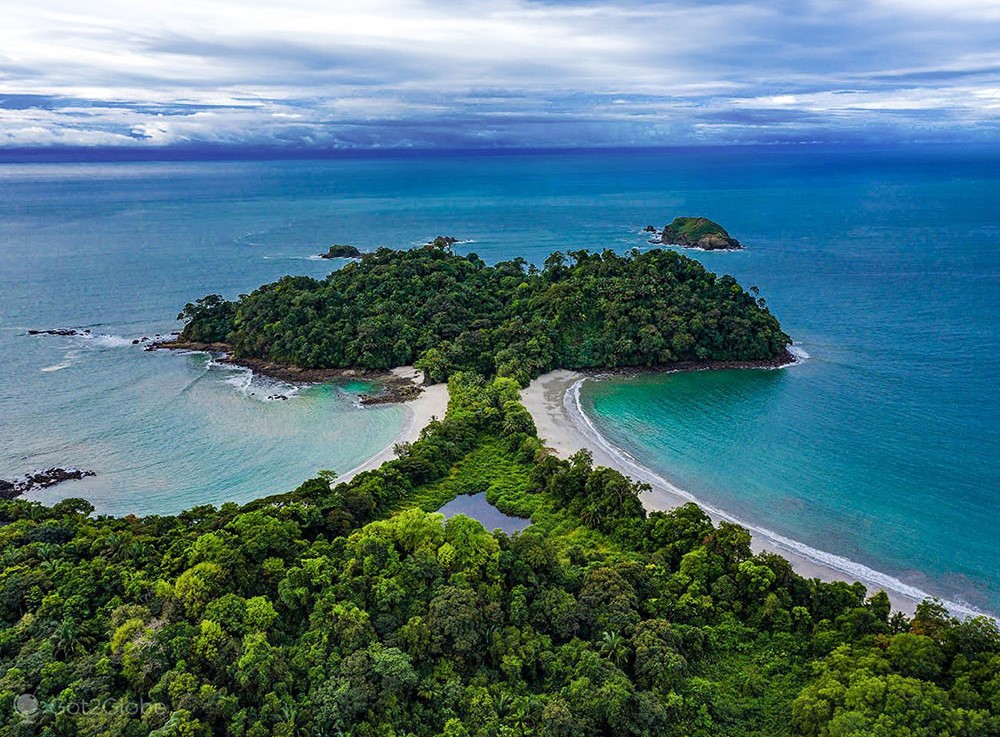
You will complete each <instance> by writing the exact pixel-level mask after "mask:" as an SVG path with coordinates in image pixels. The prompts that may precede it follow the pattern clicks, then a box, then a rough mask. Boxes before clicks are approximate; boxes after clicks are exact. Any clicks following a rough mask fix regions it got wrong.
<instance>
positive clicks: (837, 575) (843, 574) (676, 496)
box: [521, 370, 980, 615]
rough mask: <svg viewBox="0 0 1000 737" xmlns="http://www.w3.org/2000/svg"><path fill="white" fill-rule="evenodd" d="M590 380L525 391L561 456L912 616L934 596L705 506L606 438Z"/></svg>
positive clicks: (649, 501) (560, 378)
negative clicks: (634, 484) (730, 525)
mask: <svg viewBox="0 0 1000 737" xmlns="http://www.w3.org/2000/svg"><path fill="white" fill-rule="evenodd" d="M586 379H587V377H586V376H585V375H583V374H581V373H579V372H576V371H566V370H557V371H552V372H550V373H548V374H545V375H543V376H540V377H539V378H537V379H535V380H534V381H533V382H531V385H530V386H528V387H527V388H526V389H524V390H523V391H522V393H521V400H522V402H523V403H524V405H525V407H527V409H528V411H529V412H530V413H531V416H532V418H533V419H534V421H535V426H536V427H537V428H538V435H539V437H540V438H542V440H543V442H544V443H545V444H546V446H547V447H548V448H550V449H551V450H552V451H554V452H555V453H556V454H557V455H558V456H560V457H563V458H566V457H568V456H570V455H571V454H573V453H575V452H576V451H578V450H580V449H581V448H586V449H587V450H589V451H590V452H591V453H592V454H593V457H594V464H595V465H599V466H607V467H609V468H614V469H616V470H618V471H620V472H622V473H623V474H626V475H627V476H631V477H632V478H634V479H637V480H639V481H643V482H645V483H647V484H649V485H650V486H651V487H652V491H651V492H650V493H648V494H645V495H644V496H643V497H642V502H643V505H644V506H645V507H646V509H647V510H649V511H655V510H668V509H673V508H675V507H678V506H680V505H682V504H685V503H687V502H692V501H693V502H696V503H697V504H698V505H699V506H701V507H702V508H703V509H704V510H705V512H706V513H708V514H709V516H711V517H712V520H713V521H714V522H716V523H718V522H719V521H721V520H726V521H729V522H735V523H737V524H740V525H742V526H744V527H746V528H747V529H749V530H750V531H751V532H752V533H753V542H752V547H753V549H754V550H755V551H758V552H759V551H769V552H773V553H778V554H779V555H781V556H783V557H784V558H786V559H787V560H788V561H789V562H790V563H791V564H792V566H793V568H794V569H795V571H796V572H798V573H799V574H800V575H802V576H805V577H807V578H819V579H821V580H823V581H849V582H854V581H859V582H861V583H862V584H864V585H865V586H866V587H867V588H868V589H869V590H870V591H878V590H879V589H882V590H884V591H885V592H886V593H887V594H888V595H889V598H890V600H891V601H892V604H893V606H894V607H895V608H896V609H899V610H901V611H903V612H905V613H907V614H912V613H913V611H914V609H915V607H916V605H917V604H918V603H920V602H921V601H922V600H924V599H925V598H928V597H930V596H931V594H929V593H927V592H925V591H922V590H920V589H918V588H916V587H913V586H910V585H908V584H906V583H904V582H902V581H899V580H897V579H895V578H893V577H891V576H888V575H886V574H884V573H881V572H879V571H876V570H874V569H871V568H868V567H867V566H864V565H862V564H860V563H856V562H854V561H851V560H848V559H847V558H843V557H841V556H838V555H835V554H833V553H828V552H826V551H822V550H816V549H814V548H811V547H809V546H807V545H805V544H804V543H800V542H798V541H796V540H792V539H789V538H786V537H784V536H783V535H779V534H777V533H775V532H772V531H770V530H767V529H765V528H762V527H759V526H756V525H753V524H749V523H747V522H746V521H744V520H740V519H738V518H736V517H734V516H732V515H730V514H727V513H726V512H725V511H724V510H720V509H716V508H714V507H712V506H710V505H708V504H705V503H704V502H703V501H701V500H699V499H697V498H696V497H695V496H694V495H692V494H691V493H689V492H687V491H685V490H684V489H681V488H679V487H677V486H675V485H674V484H671V483H670V482H669V481H667V480H666V479H664V478H662V477H661V476H659V475H658V474H656V473H655V472H653V471H652V470H650V469H648V468H646V467H645V466H642V465H641V464H639V463H638V462H636V461H635V460H634V459H632V458H631V457H630V456H629V455H628V454H627V453H625V452H624V451H622V450H620V449H619V448H617V447H615V446H614V445H612V444H611V443H610V442H609V441H608V440H607V439H606V438H604V437H603V436H602V435H601V434H600V432H598V430H597V428H596V427H594V425H593V423H591V421H590V419H589V418H587V416H586V415H585V414H584V413H583V412H582V410H581V409H580V406H579V390H580V386H581V384H582V383H583V382H584V381H585V380H586ZM944 603H945V605H946V606H947V607H948V608H949V609H950V610H952V612H954V613H956V614H963V615H977V614H980V612H978V611H976V610H974V609H971V608H969V607H966V606H963V605H961V604H957V603H955V602H947V601H946V602H944Z"/></svg>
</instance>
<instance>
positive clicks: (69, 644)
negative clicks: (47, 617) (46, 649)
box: [51, 617, 94, 659]
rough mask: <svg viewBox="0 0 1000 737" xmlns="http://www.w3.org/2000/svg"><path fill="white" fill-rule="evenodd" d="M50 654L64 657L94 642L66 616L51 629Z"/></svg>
mask: <svg viewBox="0 0 1000 737" xmlns="http://www.w3.org/2000/svg"><path fill="white" fill-rule="evenodd" d="M51 637H52V654H53V655H55V656H56V657H59V656H62V657H64V658H66V659H69V658H72V657H73V656H74V655H79V654H80V653H82V652H84V651H85V650H86V649H87V648H88V647H90V646H91V645H93V644H94V638H93V637H91V636H90V635H88V634H87V633H86V632H85V631H84V630H83V629H81V628H80V626H79V625H78V624H77V623H76V622H75V621H73V620H72V619H70V618H69V617H66V618H65V619H64V620H63V621H62V622H60V623H59V624H57V625H56V626H55V629H53V631H52V636H51Z"/></svg>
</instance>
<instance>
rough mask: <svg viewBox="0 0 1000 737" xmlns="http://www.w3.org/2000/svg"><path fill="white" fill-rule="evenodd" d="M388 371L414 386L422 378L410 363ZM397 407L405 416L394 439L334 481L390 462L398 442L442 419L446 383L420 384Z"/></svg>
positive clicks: (413, 439)
mask: <svg viewBox="0 0 1000 737" xmlns="http://www.w3.org/2000/svg"><path fill="white" fill-rule="evenodd" d="M390 373H391V375H392V377H393V378H394V379H395V380H396V381H399V382H406V383H408V384H410V385H411V386H414V387H416V386H417V385H418V384H417V382H419V381H421V380H423V373H422V372H420V371H417V370H416V369H414V368H413V367H412V366H400V367H398V368H395V369H393V370H392V371H391V372H390ZM400 406H401V407H402V408H403V412H404V413H405V414H406V417H405V419H404V420H403V427H402V428H401V429H400V431H399V432H398V433H396V437H395V438H393V440H392V443H390V444H389V445H388V446H387V447H385V448H383V449H382V450H380V451H379V452H378V453H376V454H375V455H373V456H372V457H371V458H369V459H368V460H367V461H365V462H364V463H362V464H361V465H359V466H355V467H354V468H352V469H351V470H350V471H347V472H346V473H343V474H340V475H338V476H337V479H336V481H335V483H338V484H340V483H343V482H345V481H350V480H351V479H352V478H354V477H355V476H357V475H358V474H359V473H363V472H364V471H373V470H375V469H376V468H378V467H379V466H381V465H382V464H383V463H385V462H386V461H391V460H392V459H393V458H395V457H396V446H397V445H399V444H400V443H412V442H413V441H415V440H417V439H418V438H419V437H420V432H421V431H422V430H423V429H424V428H425V427H427V423H429V422H430V421H431V419H432V418H434V417H436V418H438V419H439V420H440V419H444V413H445V412H446V411H447V409H448V385H447V384H444V383H442V384H432V385H431V386H424V387H422V391H420V392H419V393H418V394H417V395H416V396H415V397H413V398H411V399H406V400H400Z"/></svg>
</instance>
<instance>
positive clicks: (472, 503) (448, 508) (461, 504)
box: [438, 491, 531, 535]
mask: <svg viewBox="0 0 1000 737" xmlns="http://www.w3.org/2000/svg"><path fill="white" fill-rule="evenodd" d="M438 511H439V512H440V513H441V514H443V515H444V516H445V517H454V516H455V515H456V514H464V515H465V516H466V517H471V518H472V519H474V520H479V521H480V522H482V523H483V527H485V528H486V529H487V530H497V529H499V530H503V531H504V532H506V533H507V534H508V535H512V534H514V533H515V532H518V531H520V530H523V529H524V528H525V527H527V526H528V525H530V524H531V520H530V519H524V518H522V517H511V516H510V515H509V514H504V513H503V512H501V511H500V510H499V509H497V508H496V507H494V506H493V505H492V504H490V503H489V502H488V501H486V492H485V491H481V492H479V493H478V494H462V495H461V496H457V497H455V498H454V499H452V500H451V501H450V502H448V503H447V504H445V505H444V506H443V507H441V508H440V509H439V510H438Z"/></svg>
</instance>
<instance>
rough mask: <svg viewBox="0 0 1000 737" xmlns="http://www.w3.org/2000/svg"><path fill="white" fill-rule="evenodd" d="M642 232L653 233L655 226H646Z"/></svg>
mask: <svg viewBox="0 0 1000 737" xmlns="http://www.w3.org/2000/svg"><path fill="white" fill-rule="evenodd" d="M642 232H643V233H655V232H656V226H655V225H647V226H646V227H645V228H643V229H642Z"/></svg>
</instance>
